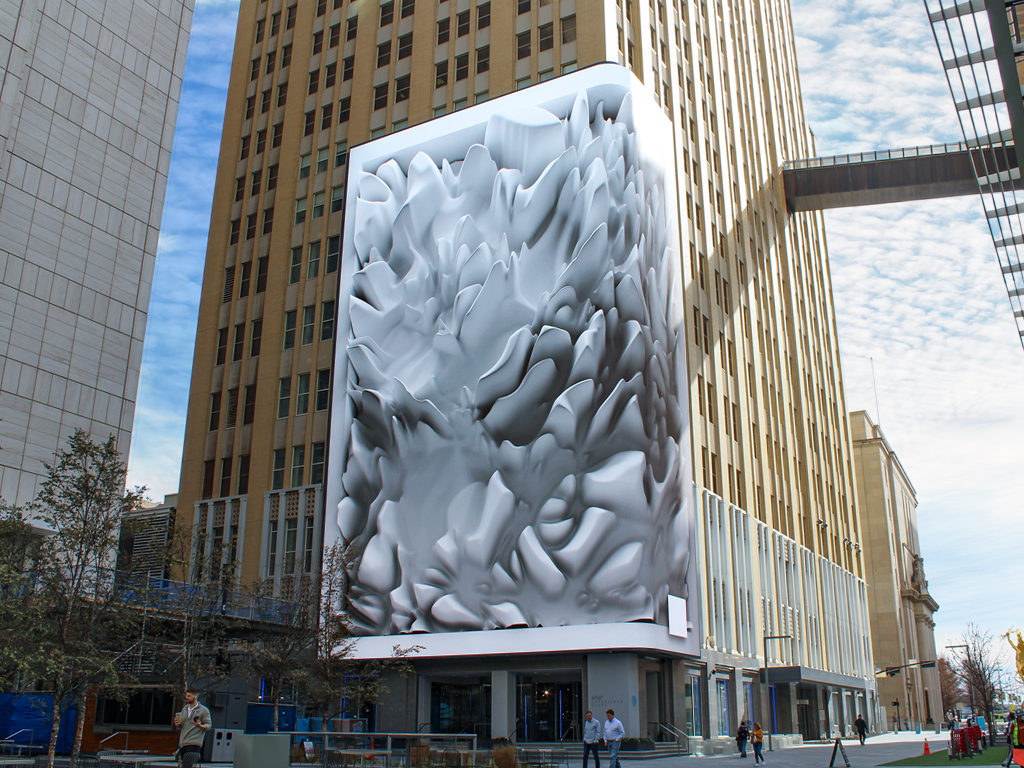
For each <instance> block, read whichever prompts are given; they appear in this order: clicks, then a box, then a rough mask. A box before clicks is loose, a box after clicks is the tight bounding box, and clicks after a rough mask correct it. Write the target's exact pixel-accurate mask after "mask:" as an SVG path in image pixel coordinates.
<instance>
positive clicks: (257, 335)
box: [249, 320, 263, 357]
mask: <svg viewBox="0 0 1024 768" xmlns="http://www.w3.org/2000/svg"><path fill="white" fill-rule="evenodd" d="M262 346H263V321H262V320H253V321H252V337H251V338H250V339H249V357H259V354H260V347H262Z"/></svg>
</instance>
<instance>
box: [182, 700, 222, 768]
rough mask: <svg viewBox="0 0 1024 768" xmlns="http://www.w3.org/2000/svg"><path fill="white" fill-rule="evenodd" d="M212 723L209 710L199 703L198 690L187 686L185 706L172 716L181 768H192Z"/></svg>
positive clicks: (200, 753)
mask: <svg viewBox="0 0 1024 768" xmlns="http://www.w3.org/2000/svg"><path fill="white" fill-rule="evenodd" d="M212 725H213V721H212V720H211V719H210V710H208V709H207V708H206V707H204V706H203V705H202V704H200V703H199V691H198V690H197V689H195V688H189V689H188V690H187V691H185V706H184V707H182V710H181V712H178V713H177V714H176V715H175V716H174V727H175V728H178V729H180V731H179V733H178V752H177V755H176V757H177V759H178V764H179V765H180V766H181V768H194V766H195V765H196V764H197V763H198V762H199V757H200V755H202V752H203V739H204V738H206V732H207V731H208V730H209V729H210V727H211V726H212Z"/></svg>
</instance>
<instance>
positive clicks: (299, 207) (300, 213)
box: [295, 197, 306, 224]
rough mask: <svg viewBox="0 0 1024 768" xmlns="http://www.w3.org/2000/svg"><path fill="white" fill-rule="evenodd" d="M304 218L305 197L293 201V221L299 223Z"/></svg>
mask: <svg viewBox="0 0 1024 768" xmlns="http://www.w3.org/2000/svg"><path fill="white" fill-rule="evenodd" d="M305 220H306V198H304V197H303V198H301V199H299V200H296V201H295V223H296V224H301V223H302V222H304V221H305Z"/></svg>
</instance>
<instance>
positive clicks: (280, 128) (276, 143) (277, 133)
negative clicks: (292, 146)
mask: <svg viewBox="0 0 1024 768" xmlns="http://www.w3.org/2000/svg"><path fill="white" fill-rule="evenodd" d="M283 133H284V123H278V124H277V125H275V126H274V137H273V139H271V142H270V146H271V148H273V147H280V146H281V136H282V134H283Z"/></svg>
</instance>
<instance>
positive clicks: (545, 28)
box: [516, 14, 576, 59]
mask: <svg viewBox="0 0 1024 768" xmlns="http://www.w3.org/2000/svg"><path fill="white" fill-rule="evenodd" d="M561 28H562V43H563V44H566V43H571V42H574V41H575V40H576V14H572V15H571V16H566V17H565V18H564V19H562V20H561ZM532 44H533V30H529V29H528V30H526V31H525V32H520V33H519V34H518V35H516V58H517V59H526V58H529V57H530V52H531V50H532ZM554 47H555V25H554V23H553V22H552V23H551V24H542V25H541V26H539V27H537V48H538V50H540V51H549V50H551V49H552V48H554Z"/></svg>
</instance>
